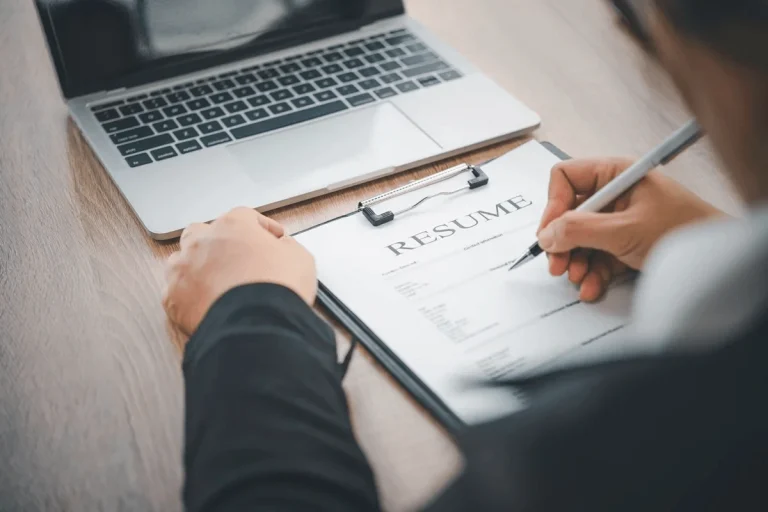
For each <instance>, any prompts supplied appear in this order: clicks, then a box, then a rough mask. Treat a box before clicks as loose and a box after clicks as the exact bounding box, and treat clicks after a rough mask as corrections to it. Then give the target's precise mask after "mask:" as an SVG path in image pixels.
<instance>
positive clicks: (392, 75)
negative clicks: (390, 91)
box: [379, 73, 403, 84]
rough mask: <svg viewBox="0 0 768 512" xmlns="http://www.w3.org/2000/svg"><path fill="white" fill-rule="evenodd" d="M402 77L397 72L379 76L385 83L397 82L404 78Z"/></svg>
mask: <svg viewBox="0 0 768 512" xmlns="http://www.w3.org/2000/svg"><path fill="white" fill-rule="evenodd" d="M402 79H403V77H401V76H400V75H398V74H397V73H389V74H388V75H384V76H381V77H379V80H381V81H382V82H384V83H385V84H391V83H393V82H397V81H399V80H402Z"/></svg>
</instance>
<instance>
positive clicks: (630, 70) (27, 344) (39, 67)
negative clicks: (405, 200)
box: [0, 0, 738, 512]
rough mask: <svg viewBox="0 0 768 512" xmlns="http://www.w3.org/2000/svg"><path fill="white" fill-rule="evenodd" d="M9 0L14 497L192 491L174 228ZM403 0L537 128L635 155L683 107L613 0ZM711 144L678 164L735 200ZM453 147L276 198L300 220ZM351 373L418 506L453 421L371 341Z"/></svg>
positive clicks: (4, 277) (1, 71)
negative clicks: (106, 148)
mask: <svg viewBox="0 0 768 512" xmlns="http://www.w3.org/2000/svg"><path fill="white" fill-rule="evenodd" d="M2 3H3V6H2V8H0V454H1V455H2V456H1V457H0V459H1V460H2V463H0V486H2V487H0V509H3V510H97V509H104V510H144V511H161V512H168V511H173V510H180V501H179V488H180V485H181V480H182V471H181V464H180V460H181V446H182V444H181V432H182V397H183V393H182V380H181V373H180V370H179V355H180V353H179V347H180V345H179V340H178V339H176V338H175V337H174V336H173V335H172V333H171V331H170V329H169V328H168V326H167V324H166V321H165V317H164V314H163V311H162V309H161V307H160V293H161V289H162V286H163V260H164V259H165V257H166V256H168V254H170V253H171V252H172V251H174V250H175V249H176V245H175V244H168V243H166V244H161V243H156V242H154V241H152V240H151V239H150V238H148V237H147V236H146V235H145V234H144V233H143V231H142V229H141V228H140V226H139V224H138V223H137V222H136V220H135V219H134V217H133V216H132V215H131V213H130V211H129V209H128V206H127V205H126V203H125V201H124V200H123V199H122V198H121V197H120V196H119V195H118V192H117V190H116V189H115V187H114V186H113V185H112V183H111V182H110V180H109V179H108V178H107V176H106V174H105V173H104V171H103V170H102V168H101V166H100V165H99V164H98V162H97V160H96V158H95V157H94V155H93V153H92V152H91V151H90V149H89V148H88V146H87V145H86V144H85V142H84V140H83V138H82V137H81V136H80V134H79V133H78V132H77V130H76V129H74V127H73V125H72V124H71V123H70V122H68V120H67V113H66V109H65V107H64V105H63V103H62V101H61V99H60V96H59V91H58V87H57V84H56V80H55V76H54V73H53V70H52V67H51V65H50V62H49V58H48V55H47V52H46V49H45V44H44V41H43V38H42V35H41V32H40V29H39V26H38V22H37V17H36V15H35V12H34V8H33V5H32V2H30V1H24V0H4V1H3V2H2ZM407 5H408V8H409V10H410V12H411V14H412V15H413V16H414V17H416V18H417V19H419V20H421V21H422V22H423V23H425V24H426V25H427V26H429V27H430V28H432V29H433V30H434V31H435V32H436V33H437V34H438V35H440V36H442V37H443V38H444V39H446V40H447V41H449V42H450V43H452V44H453V45H455V46H456V47H457V48H458V49H459V50H461V51H462V52H464V53H465V54H466V55H467V56H468V57H469V58H470V59H471V60H472V61H473V62H475V63H476V64H477V65H478V66H479V67H480V68H481V69H483V70H484V71H486V72H487V73H489V74H490V75H491V76H492V77H493V78H495V79H496V80H498V82H499V83H501V84H502V85H503V86H504V87H506V88H507V89H508V90H510V91H513V92H514V93H515V94H516V95H517V96H518V97H519V98H521V99H522V100H523V101H524V102H526V103H527V104H528V105H530V106H531V107H533V108H534V109H536V110H537V111H538V112H539V113H540V114H541V116H542V118H543V120H544V122H543V127H542V128H541V130H540V131H539V132H538V134H537V137H538V138H540V139H549V140H552V141H554V142H556V143H557V144H558V145H560V146H561V147H562V148H563V149H565V150H566V151H568V152H570V153H571V154H573V155H576V156H588V155H607V154H611V155H615V154H619V155H624V154H628V155H633V154H634V155H636V154H638V153H640V152H642V151H644V150H646V149H647V148H649V147H650V146H651V145H652V144H654V143H656V142H657V141H659V140H660V139H661V138H662V137H664V136H666V135H667V134H668V133H670V132H671V131H672V130H673V129H674V128H676V127H677V126H679V125H680V124H681V123H682V122H683V121H684V120H685V119H686V117H687V115H686V113H685V111H684V109H683V108H682V107H681V104H680V102H679V101H678V98H677V96H676V95H675V93H674V90H673V88H672V87H671V85H670V83H669V82H668V80H667V79H666V78H665V77H664V75H663V73H662V72H661V71H660V70H659V69H658V68H657V67H656V65H655V64H653V63H652V62H650V61H649V60H648V59H646V57H645V56H644V55H643V54H642V52H641V51H640V50H639V49H638V48H636V47H635V46H634V44H633V43H632V42H631V41H630V39H629V38H628V37H627V36H626V35H625V34H624V33H623V32H622V31H621V30H619V29H618V28H617V27H616V25H615V24H614V23H613V19H612V16H611V12H610V10H609V9H608V8H607V7H606V5H605V3H604V2H603V1H602V0H569V1H567V2H563V1H561V0H535V1H531V0H409V1H408V2H407ZM512 146H513V144H505V145H503V146H501V147H496V148H493V149H491V150H489V151H486V152H482V153H478V154H475V155H472V156H471V158H470V159H471V160H474V161H477V160H479V159H481V158H483V157H485V156H486V155H488V154H498V153H500V152H502V151H505V150H507V149H509V148H511V147H512ZM712 162H713V159H712V158H711V155H710V153H709V151H708V148H707V146H706V145H699V146H697V148H695V149H694V150H693V151H691V152H689V153H688V154H686V155H685V156H684V157H682V158H680V159H679V160H678V161H676V162H675V164H674V165H673V166H672V169H671V171H672V173H673V174H674V175H675V176H676V177H677V178H678V179H680V180H681V181H683V182H684V183H686V184H688V185H689V186H691V187H692V188H694V189H695V190H696V191H697V192H699V193H700V194H701V195H702V196H704V197H705V198H707V199H709V200H711V201H713V202H715V203H716V204H717V205H719V206H721V207H723V208H725V209H727V210H730V211H734V210H736V209H738V202H737V200H736V199H735V194H733V193H732V191H731V188H730V186H729V185H728V184H727V183H726V181H725V180H724V179H723V178H722V176H721V175H720V174H719V173H718V171H717V168H716V166H715V165H714V164H713V163H712ZM448 163H449V162H446V165H447V164H448ZM438 167H440V166H434V167H430V168H429V169H425V170H423V171H422V172H420V173H408V174H406V175H405V176H398V177H395V178H392V179H388V180H383V181H380V182H377V183H374V184H370V185H367V186H363V187H358V188H355V189H353V190H350V191H346V192H342V193H338V194H334V195H332V196H329V197H327V198H324V199H322V200H318V201H313V202H311V203H309V204H304V205H299V206H296V207H293V208H287V209H284V210H282V211H279V212H276V213H275V217H276V218H277V219H278V220H279V221H281V222H283V223H285V224H286V225H287V226H288V228H289V230H295V229H299V228H302V227H304V226H308V225H310V224H312V223H315V222H318V221H321V220H324V219H327V218H329V217H331V216H332V215H334V214H335V213H338V212H340V211H344V210H347V209H349V208H350V206H351V205H353V204H355V203H356V201H357V200H358V199H359V198H361V197H367V196H370V195H372V194H375V193H378V192H379V191H381V190H383V189H386V188H389V187H392V186H393V185H395V184H397V183H401V182H403V181H405V180H407V179H410V178H412V177H413V176H414V175H422V174H424V173H427V172H433V171H434V170H435V169H436V168H438ZM344 346H346V341H345V340H344V339H343V337H342V339H340V347H341V348H343V347H344ZM346 388H347V391H348V395H349V401H350V404H351V408H352V411H353V416H354V423H355V426H356V430H357V433H358V436H359V439H360V442H361V443H362V445H363V447H364V449H365V451H366V453H367V454H368V456H369V458H370V460H371V463H372V464H373V466H374V469H375V471H376V474H377V478H378V482H379V485H380V491H381V496H382V500H383V503H384V506H385V508H386V509H388V510H410V509H413V508H414V507H415V506H417V505H418V504H420V503H422V502H423V501H424V500H426V499H428V497H429V496H430V495H432V494H433V493H434V492H436V491H437V490H438V489H439V488H440V487H441V486H443V485H444V484H445V482H446V481H447V480H448V479H449V478H450V477H451V476H452V475H454V474H455V473H456V471H457V470H458V468H459V466H460V457H459V454H458V452H457V450H456V448H455V447H454V445H453V443H452V442H451V440H450V439H449V438H447V437H446V435H445V434H444V432H443V431H442V430H441V428H440V427H439V426H438V425H436V424H435V423H434V422H433V421H431V420H430V419H429V417H428V416H426V415H425V413H424V412H423V411H421V410H420V409H419V408H418V407H417V406H416V405H415V404H414V403H413V402H412V400H411V399H410V398H409V397H408V396H407V395H406V394H405V393H404V392H403V391H401V389H400V388H399V387H398V386H397V385H396V384H395V383H394V382H393V381H392V380H391V379H390V378H389V377H388V376H387V375H386V374H385V373H384V372H383V371H382V370H381V369H380V368H379V367H378V366H377V365H376V364H375V363H374V362H373V361H372V360H371V359H370V358H369V357H367V356H366V355H365V354H364V353H359V354H358V355H357V356H356V358H355V360H354V362H353V363H352V366H351V370H350V374H349V377H348V379H347V381H346Z"/></svg>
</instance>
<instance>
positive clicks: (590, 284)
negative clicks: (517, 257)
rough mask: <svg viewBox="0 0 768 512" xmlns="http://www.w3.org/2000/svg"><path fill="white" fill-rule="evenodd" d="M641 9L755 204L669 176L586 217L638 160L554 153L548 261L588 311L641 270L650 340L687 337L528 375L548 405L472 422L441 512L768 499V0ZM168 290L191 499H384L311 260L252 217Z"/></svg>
mask: <svg viewBox="0 0 768 512" xmlns="http://www.w3.org/2000/svg"><path fill="white" fill-rule="evenodd" d="M645 6H646V7H645V9H644V10H643V13H644V14H645V18H643V19H644V20H645V21H646V23H647V27H648V30H649V32H650V34H651V37H652V41H653V44H654V47H655V51H656V53H657V55H658V56H659V58H660V60H661V62H662V63H663V65H664V66H665V68H666V69H667V70H668V72H669V73H670V74H671V76H672V78H673V79H674V81H675V83H676V84H677V86H678V88H679V89H680V91H681V92H682V93H683V95H684V97H685V99H686V101H687V103H688V105H689V106H690V108H691V109H692V111H693V112H694V113H695V115H696V116H697V118H698V120H699V121H700V123H701V125H702V126H703V127H704V129H705V130H706V132H707V133H708V134H709V136H710V137H711V140H712V143H713V145H714V147H715V148H716V150H717V152H718V154H719V156H720V157H721V158H722V161H723V163H724V164H725V167H726V168H727V169H728V171H729V172H730V176H731V178H732V180H733V182H734V184H735V185H736V187H737V189H738V190H739V192H740V193H741V195H742V196H743V198H744V199H745V201H746V203H747V204H748V206H749V213H748V214H747V215H746V216H745V217H744V218H741V219H734V218H728V217H727V216H725V215H724V214H722V213H721V212H719V211H718V210H717V209H715V208H714V207H712V206H711V205H709V204H707V203H706V202H704V201H703V200H701V199H699V198H698V197H697V196H695V195H694V194H692V193H690V192H688V191H687V190H686V189H684V188H683V187H682V186H680V185H678V184H677V183H676V182H674V181H672V180H671V179H669V178H666V177H664V176H663V175H661V174H658V173H651V174H650V175H649V176H648V177H647V178H646V179H644V180H643V181H641V182H640V183H639V184H637V186H635V187H634V188H633V189H632V190H630V191H629V192H628V193H627V194H625V195H624V196H623V197H622V198H620V199H619V200H618V201H617V202H616V203H615V205H614V207H613V209H612V211H610V212H603V213H578V212H574V211H572V209H573V208H574V206H575V205H576V204H577V203H578V201H579V200H580V199H581V198H583V197H584V196H589V195H590V194H591V193H593V192H594V191H595V190H597V189H599V188H600V187H601V186H603V185H604V184H605V183H606V182H608V181H609V180H610V179H611V178H613V177H614V176H615V175H616V174H617V173H620V172H621V171H622V170H623V169H625V168H626V167H627V166H628V165H629V163H630V162H629V161H626V160H620V159H613V160H609V159H606V160H595V161H573V162H567V163H562V164H558V165H557V166H556V167H555V168H554V169H553V171H552V177H551V185H550V191H549V203H548V205H547V208H546V212H545V214H544V218H543V219H542V225H541V230H540V232H539V241H540V244H541V245H542V247H543V248H544V249H545V250H546V251H547V253H548V256H549V268H550V271H551V273H552V274H554V275H563V274H566V273H567V275H568V276H569V278H570V280H571V281H572V282H574V283H576V284H577V285H579V286H580V290H581V296H582V298H583V299H584V300H587V301H591V300H596V299H598V298H599V297H600V295H601V294H602V293H603V292H604V290H605V287H606V286H607V285H608V284H609V283H610V281H611V279H612V278H613V276H615V275H617V274H619V273H621V272H623V271H624V270H625V269H627V268H632V269H642V277H641V283H640V285H639V289H638V291H637V294H638V295H637V299H636V302H637V307H636V311H635V320H636V324H637V325H638V326H639V327H638V328H639V330H638V333H637V335H638V336H644V337H645V339H647V340H648V343H650V344H656V343H657V344H661V345H665V346H670V347H673V349H672V350H667V351H665V352H664V354H663V355H645V356H638V357H634V358H631V359H624V360H621V361H614V362H603V363H596V364H592V365H590V366H585V367H580V368H572V369H565V370H559V371H557V372H556V373H553V374H550V375H543V376H538V377H535V378H531V379H528V380H527V381H525V382H521V383H519V384H520V385H521V386H523V387H524V389H525V390H526V391H527V392H528V393H529V394H530V396H531V405H530V406H529V407H528V408H526V409H525V410H523V411H521V412H518V413H516V414H514V415H511V416H509V417H507V418H503V419H500V420H497V421H494V422H492V423H489V424H485V425H481V426H477V427H472V428H469V429H468V430H467V432H466V433H465V434H464V435H463V436H462V437H461V438H460V440H459V443H460V447H461V449H462V451H463V454H464V458H465V466H464V469H463V472H462V474H461V475H460V476H458V477H457V479H456V480H455V481H454V482H452V483H451V484H450V485H449V486H448V487H447V488H446V489H445V490H444V491H443V492H442V493H441V494H440V495H439V496H436V497H435V498H434V499H433V500H432V502H431V503H430V504H428V505H427V507H426V509H427V510H429V511H433V512H449V511H459V510H462V511H463V510H482V511H493V510H505V511H506V510H516V511H540V510H547V511H549V510H563V509H567V510H590V511H592V510H605V509H611V510H625V511H626V510H644V511H645V510H655V511H661V510H664V511H667V510H696V511H700V510H739V509H750V510H768V493H766V492H765V490H764V488H765V482H766V481H768V480H766V479H767V478H768V412H766V409H768V408H767V407H766V405H765V404H766V403H767V400H768V321H766V316H767V315H766V314H765V313H766V305H767V302H768V286H767V285H768V283H766V280H768V208H767V207H766V200H768V2H767V1H766V0H654V1H652V2H646V3H645ZM167 280H168V290H167V293H166V295H165V298H164V305H165V308H166V310H167V313H168V315H169V317H170V319H171V320H172V321H173V322H175V323H176V324H177V325H178V326H179V327H180V328H181V329H183V330H184V331H186V332H187V333H189V334H191V335H192V336H191V339H190V340H189V343H188V345H187V347H186V351H185V355H184V362H183V369H184V376H185V379H186V406H187V407H186V427H185V428H186V430H185V435H186V441H185V442H186V445H185V453H184V465H185V468H186V483H185V486H184V490H183V498H184V502H185V504H186V508H187V510H189V511H193V512H198V511H200V512H202V511H208V512H210V511H217V512H219V511H240V510H270V511H271V510H275V511H298V510H328V511H338V512H343V511H367V510H378V509H379V508H380V504H379V501H378V497H377V491H376V485H375V480H374V476H373V474H372V472H371V469H370V467H369V465H368V463H367V461H366V458H365V456H364V454H363V453H362V451H361V450H360V448H359V446H358V444H357V442H356V440H355V437H354V433H353V429H352V427H351V425H350V420H349V411H348V409H347V404H346V401H345V396H344V392H343V391H342V387H341V379H342V371H341V369H340V367H339V365H338V364H337V359H336V349H335V340H334V335H333V332H332V331H331V329H330V328H329V327H328V326H327V325H326V324H325V323H324V322H323V321H321V320H320V319H319V318H318V317H317V316H316V315H315V314H314V313H313V311H312V310H311V308H310V306H311V305H312V304H313V302H314V300H315V293H316V287H317V282H316V275H315V269H314V266H313V259H312V257H311V256H310V255H309V254H308V253H307V251H306V250H304V249H303V248H302V247H301V246H300V245H299V244H298V243H297V242H296V241H295V240H293V239H292V238H291V237H289V236H286V235H285V232H284V230H283V228H282V227H281V226H280V225H279V224H277V223H276V222H275V221H273V220H270V219H268V218H266V217H263V216H261V215H259V214H258V213H256V212H253V211H251V210H247V209H237V210H234V211H232V212H231V213H229V214H227V215H224V216H223V217H221V218H220V219H219V220H217V221H215V222H214V223H212V224H211V225H202V224H198V225H193V226H190V227H189V228H188V229H187V230H185V231H184V233H183V235H182V236H181V251H180V252H178V253H175V254H173V255H172V256H171V257H170V259H169V266H168V274H167Z"/></svg>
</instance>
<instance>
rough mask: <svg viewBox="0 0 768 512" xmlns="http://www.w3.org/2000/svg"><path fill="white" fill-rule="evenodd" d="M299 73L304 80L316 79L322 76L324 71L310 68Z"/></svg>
mask: <svg viewBox="0 0 768 512" xmlns="http://www.w3.org/2000/svg"><path fill="white" fill-rule="evenodd" d="M299 75H300V76H301V78H303V79H304V80H315V79H317V78H320V77H322V76H323V75H322V73H320V72H319V71H318V70H316V69H310V70H308V71H302V72H301V73H299Z"/></svg>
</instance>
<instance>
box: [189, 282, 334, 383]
mask: <svg viewBox="0 0 768 512" xmlns="http://www.w3.org/2000/svg"><path fill="white" fill-rule="evenodd" d="M248 326H251V327H260V326H263V327H267V326H279V327H282V328H287V329H290V330H293V331H295V332H296V333H297V334H298V335H299V336H301V337H302V338H304V339H305V340H306V341H307V343H308V344H309V345H311V347H312V348H314V349H315V350H320V351H322V352H324V353H326V354H327V355H330V356H331V357H332V358H333V360H334V361H336V360H337V356H336V336H335V334H334V332H333V329H331V327H330V326H329V325H328V324H326V323H325V322H324V321H323V320H322V319H321V318H320V317H318V316H317V314H316V313H315V312H314V311H313V310H312V308H311V307H309V306H308V305H307V303H306V302H304V300H302V299H301V297H299V296H298V295H297V294H296V293H295V292H294V291H292V290H290V289H288V288H286V287H285V286H282V285H278V284H272V283H252V284H244V285H241V286H237V287H235V288H232V289H231V290H229V291H228V292H226V293H225V294H224V295H222V296H221V297H219V298H218V299H217V300H216V301H215V302H214V303H213V305H212V306H211V308H210V309H209V310H208V313H206V315H205V317H204V318H203V321H202V322H201V323H200V325H199V326H198V328H197V330H196V331H195V333H194V334H193V335H192V337H191V338H190V339H189V342H188V343H187V346H186V348H185V350H184V362H183V369H184V373H187V371H189V370H190V369H191V368H192V367H193V366H194V365H195V364H197V362H198V361H200V360H201V359H202V358H203V357H205V355H206V354H207V353H209V352H210V351H211V349H212V348H213V347H214V346H216V345H217V344H218V343H222V342H223V343H225V342H226V340H225V339H224V338H225V336H222V335H221V334H222V333H224V332H226V331H229V330H230V329H232V328H237V327H248ZM258 342H259V340H258V339H255V340H254V343H258Z"/></svg>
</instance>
